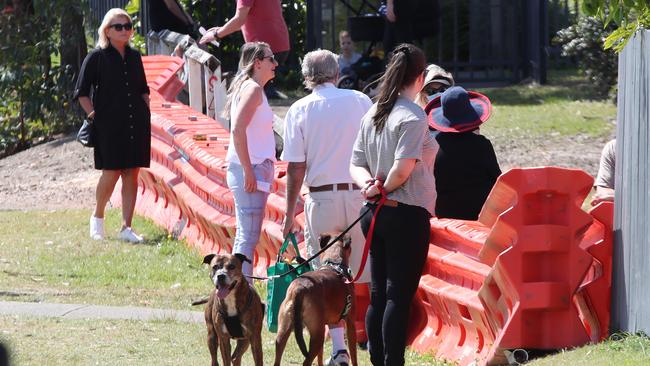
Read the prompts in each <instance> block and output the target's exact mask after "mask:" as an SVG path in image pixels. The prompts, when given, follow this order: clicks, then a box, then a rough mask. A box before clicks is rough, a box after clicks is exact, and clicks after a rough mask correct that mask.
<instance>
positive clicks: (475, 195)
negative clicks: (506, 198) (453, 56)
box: [425, 86, 501, 220]
mask: <svg viewBox="0 0 650 366" xmlns="http://www.w3.org/2000/svg"><path fill="white" fill-rule="evenodd" d="M425 112H426V113H427V115H428V119H429V126H430V127H431V128H433V129H435V130H436V131H438V133H437V135H436V137H435V139H436V141H437V142H438V146H439V150H438V154H437V155H436V159H435V164H434V169H433V172H434V176H435V179H436V191H437V193H438V195H437V199H436V215H437V217H438V218H453V219H462V220H477V219H478V214H479V213H480V212H481V208H482V207H483V204H484V203H485V200H486V199H487V196H488V194H489V193H490V190H492V186H494V183H495V182H496V180H497V178H498V177H499V175H501V169H500V168H499V163H498V161H497V157H496V154H495V153H494V148H493V147H492V143H490V140H488V139H487V138H486V137H485V136H483V135H480V134H479V127H480V125H481V124H482V123H483V122H485V121H487V120H488V119H489V118H490V114H491V113H492V105H491V103H490V100H489V99H488V98H487V97H486V96H485V95H482V94H480V93H477V92H473V91H466V90H465V89H463V88H462V87H460V86H454V87H451V88H449V89H447V90H446V91H445V92H444V93H442V94H441V95H440V96H437V97H435V98H434V99H433V100H431V102H429V104H427V106H426V108H425Z"/></svg>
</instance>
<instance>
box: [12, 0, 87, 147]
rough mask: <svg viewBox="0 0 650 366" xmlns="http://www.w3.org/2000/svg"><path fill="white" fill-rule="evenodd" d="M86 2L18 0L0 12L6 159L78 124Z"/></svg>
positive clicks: (84, 52)
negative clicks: (76, 93) (76, 92)
mask: <svg viewBox="0 0 650 366" xmlns="http://www.w3.org/2000/svg"><path fill="white" fill-rule="evenodd" d="M83 4H84V2H81V3H80V2H79V1H74V0H13V1H12V6H11V7H7V8H6V9H5V11H3V12H2V13H1V14H0V45H1V46H0V157H2V156H6V155H9V154H12V153H15V152H17V151H20V150H22V149H25V148H27V147H29V146H30V145H31V144H32V143H33V142H34V141H38V140H42V139H47V138H50V137H51V136H52V135H54V134H56V133H60V132H64V131H66V130H68V129H70V127H71V126H72V125H74V124H75V123H76V122H78V118H77V117H76V107H73V104H72V103H71V97H72V92H73V85H74V82H75V78H76V75H77V74H78V70H79V66H80V64H81V61H82V60H83V58H84V57H85V55H86V43H85V36H84V32H83V23H82V22H83V17H82V14H83V11H82V9H83V8H82V5H83Z"/></svg>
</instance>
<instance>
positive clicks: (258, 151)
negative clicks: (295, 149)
mask: <svg viewBox="0 0 650 366" xmlns="http://www.w3.org/2000/svg"><path fill="white" fill-rule="evenodd" d="M251 83H254V81H253V80H250V79H249V80H246V81H245V82H244V83H243V84H242V85H241V87H240V88H239V91H238V92H237V95H235V97H234V98H233V101H232V104H231V106H230V120H231V121H232V120H233V118H234V114H235V110H236V108H237V104H238V103H239V93H240V92H241V91H242V90H244V88H248V87H251V86H252V85H251ZM246 140H247V141H248V156H250V159H251V164H260V163H262V162H264V160H266V159H270V160H271V161H275V138H274V136H273V111H272V110H271V106H269V101H268V100H267V99H266V95H264V93H262V103H261V104H260V105H259V106H258V107H257V109H256V110H255V114H253V118H252V119H251V122H250V123H249V124H248V127H247V128H246ZM234 141H235V140H234V139H233V134H232V131H231V132H230V144H228V153H227V154H226V161H228V162H234V163H237V164H241V162H240V160H239V157H238V156H237V151H235V143H234Z"/></svg>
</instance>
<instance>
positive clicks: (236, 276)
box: [203, 254, 264, 366]
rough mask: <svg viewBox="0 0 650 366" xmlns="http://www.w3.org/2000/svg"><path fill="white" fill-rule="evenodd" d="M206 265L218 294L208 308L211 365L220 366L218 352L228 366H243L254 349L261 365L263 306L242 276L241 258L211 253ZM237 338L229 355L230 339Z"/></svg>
mask: <svg viewBox="0 0 650 366" xmlns="http://www.w3.org/2000/svg"><path fill="white" fill-rule="evenodd" d="M203 263H205V264H208V265H210V269H211V272H210V278H211V279H212V282H213V283H214V286H215V291H214V292H213V293H212V294H211V295H210V297H209V299H208V304H207V305H206V307H205V323H206V325H207V327H208V348H209V349H210V356H211V357H212V366H218V365H219V362H218V361H217V349H218V348H219V347H221V358H222V360H223V363H224V365H225V366H230V365H231V364H232V365H235V366H238V365H241V360H242V356H243V354H244V352H246V350H247V349H248V346H249V345H250V346H251V350H252V352H253V360H254V361H255V366H262V365H263V361H262V353H263V351H262V319H263V317H264V305H262V301H261V300H260V297H259V295H258V294H257V292H256V291H255V289H254V288H253V286H251V285H250V284H249V283H248V281H246V279H245V278H244V275H243V274H242V269H241V265H242V261H241V259H240V257H238V256H235V255H230V254H208V255H206V256H205V258H204V259H203ZM233 338H234V339H237V346H236V347H235V351H234V352H233V353H232V354H231V353H230V340H231V339H233Z"/></svg>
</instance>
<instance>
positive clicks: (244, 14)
mask: <svg viewBox="0 0 650 366" xmlns="http://www.w3.org/2000/svg"><path fill="white" fill-rule="evenodd" d="M250 10H251V7H250V6H242V7H241V8H238V9H237V11H236V12H235V16H234V17H232V19H230V20H229V21H228V22H226V24H224V25H223V26H221V27H213V28H210V29H208V32H207V33H206V34H205V35H204V36H203V37H201V39H200V40H199V43H200V44H204V43H208V42H212V41H214V40H215V39H221V38H223V37H226V36H227V35H229V34H231V33H234V32H237V31H238V30H240V29H241V27H242V26H243V25H244V23H246V19H247V18H248V13H249V12H250Z"/></svg>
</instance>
